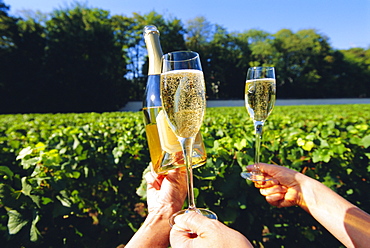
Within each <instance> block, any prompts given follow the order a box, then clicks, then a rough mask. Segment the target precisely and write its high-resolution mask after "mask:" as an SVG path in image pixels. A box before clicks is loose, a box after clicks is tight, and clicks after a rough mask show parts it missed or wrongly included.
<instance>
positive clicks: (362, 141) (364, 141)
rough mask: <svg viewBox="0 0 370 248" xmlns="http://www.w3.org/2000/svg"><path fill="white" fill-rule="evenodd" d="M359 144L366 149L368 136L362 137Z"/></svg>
mask: <svg viewBox="0 0 370 248" xmlns="http://www.w3.org/2000/svg"><path fill="white" fill-rule="evenodd" d="M360 144H361V145H362V146H364V147H365V148H368V147H369V146H370V135H367V136H365V137H363V138H362V139H361V141H360Z"/></svg>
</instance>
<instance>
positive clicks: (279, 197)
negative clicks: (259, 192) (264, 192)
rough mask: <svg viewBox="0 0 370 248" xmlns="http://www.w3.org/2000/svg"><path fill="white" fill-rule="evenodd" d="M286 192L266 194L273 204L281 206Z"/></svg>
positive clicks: (269, 201) (268, 200)
mask: <svg viewBox="0 0 370 248" xmlns="http://www.w3.org/2000/svg"><path fill="white" fill-rule="evenodd" d="M284 196H285V193H276V194H272V195H268V196H266V201H267V202H268V203H269V204H271V205H273V206H279V205H280V202H281V201H283V200H284Z"/></svg>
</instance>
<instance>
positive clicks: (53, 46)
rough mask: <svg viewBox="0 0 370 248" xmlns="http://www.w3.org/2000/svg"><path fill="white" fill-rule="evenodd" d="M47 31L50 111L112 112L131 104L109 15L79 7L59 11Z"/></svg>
mask: <svg viewBox="0 0 370 248" xmlns="http://www.w3.org/2000/svg"><path fill="white" fill-rule="evenodd" d="M46 28H47V42H48V44H47V53H46V63H45V65H46V66H45V69H46V72H47V73H48V76H49V78H48V80H47V81H46V82H47V85H45V87H46V86H48V87H47V89H48V90H47V92H46V94H47V95H45V97H47V98H48V99H49V101H48V105H49V106H50V111H53V112H54V111H62V112H71V111H73V112H86V111H97V112H102V111H112V110H118V108H119V107H121V106H123V105H124V104H125V103H126V101H127V95H126V94H127V93H125V92H127V81H126V80H125V79H124V77H123V76H124V74H125V71H126V70H125V65H126V64H125V62H126V61H125V60H124V59H123V58H124V54H123V50H122V47H121V46H120V45H119V44H118V43H117V42H116V37H115V34H114V29H113V26H112V22H111V20H110V17H109V12H107V11H104V10H101V9H87V8H85V7H83V6H81V5H78V4H77V5H76V6H75V7H74V9H66V10H56V11H54V12H53V13H52V16H51V19H50V20H49V21H47V23H46ZM125 88H126V90H125ZM120 89H121V90H120Z"/></svg>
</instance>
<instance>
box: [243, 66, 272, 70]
mask: <svg viewBox="0 0 370 248" xmlns="http://www.w3.org/2000/svg"><path fill="white" fill-rule="evenodd" d="M250 69H275V67H274V66H252V67H249V68H248V70H250Z"/></svg>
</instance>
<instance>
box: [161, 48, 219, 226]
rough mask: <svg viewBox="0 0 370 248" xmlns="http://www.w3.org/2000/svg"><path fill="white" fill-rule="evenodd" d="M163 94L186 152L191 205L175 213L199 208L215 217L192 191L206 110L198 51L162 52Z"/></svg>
mask: <svg viewBox="0 0 370 248" xmlns="http://www.w3.org/2000/svg"><path fill="white" fill-rule="evenodd" d="M160 95H161V101H162V106H163V109H164V112H165V115H166V118H167V120H168V123H169V125H170V127H171V129H172V130H173V132H174V133H175V135H176V136H177V138H178V140H179V142H180V144H181V148H182V151H183V154H184V159H185V165H186V172H187V173H186V174H187V184H188V204H189V206H188V209H185V210H181V211H180V212H177V213H175V214H174V215H173V216H172V217H171V219H170V224H171V225H174V218H175V216H177V215H179V214H184V213H187V212H197V213H199V214H202V215H205V216H207V217H209V218H212V219H217V216H216V214H215V213H213V212H212V211H209V210H207V209H200V208H197V207H196V206H195V201H194V191H193V171H192V166H191V165H192V153H193V144H194V138H195V136H196V134H197V133H198V132H199V130H200V127H201V125H202V122H203V117H204V114H205V110H206V96H205V83H204V77H203V71H202V67H201V63H200V58H199V55H198V53H195V52H188V51H179V52H171V53H168V54H165V55H163V58H162V74H161V85H160Z"/></svg>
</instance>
